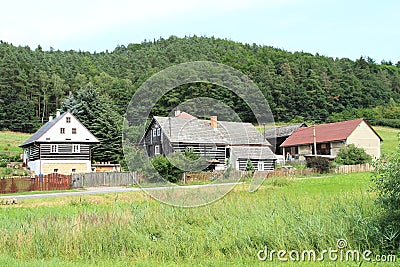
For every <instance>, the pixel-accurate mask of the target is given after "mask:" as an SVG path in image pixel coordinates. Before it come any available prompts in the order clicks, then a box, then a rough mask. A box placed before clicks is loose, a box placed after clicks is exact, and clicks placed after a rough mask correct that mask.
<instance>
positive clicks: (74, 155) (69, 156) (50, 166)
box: [20, 112, 99, 175]
mask: <svg viewBox="0 0 400 267" xmlns="http://www.w3.org/2000/svg"><path fill="white" fill-rule="evenodd" d="M98 143H99V140H97V138H96V137H95V136H94V135H93V134H92V133H90V131H89V130H88V129H87V128H86V127H85V126H84V125H83V124H82V123H81V122H79V120H78V119H77V118H76V117H75V116H74V115H72V114H71V113H70V112H65V113H63V114H60V112H57V116H56V118H54V119H53V117H52V116H50V118H49V121H48V122H47V123H46V124H45V125H43V126H42V127H41V128H40V129H39V130H38V131H37V132H36V133H34V134H33V135H32V136H31V137H29V138H28V139H27V140H26V141H25V142H23V143H22V144H21V145H20V147H22V148H23V149H24V153H23V162H24V165H25V166H26V168H27V169H29V170H31V171H33V172H34V173H35V174H37V175H39V174H49V173H62V174H71V173H86V172H90V171H91V153H90V152H91V145H94V144H98Z"/></svg>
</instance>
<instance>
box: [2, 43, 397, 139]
mask: <svg viewBox="0 0 400 267" xmlns="http://www.w3.org/2000/svg"><path fill="white" fill-rule="evenodd" d="M189 61H213V62H218V63H223V64H226V65H229V66H231V67H233V68H236V69H237V70H239V71H241V72H243V73H244V74H246V75H248V76H249V77H250V78H251V79H252V80H253V81H254V82H255V83H256V84H257V85H258V87H259V88H260V90H261V91H262V93H263V94H264V96H265V97H266V99H267V100H268V102H269V104H270V107H271V111H272V113H273V115H274V118H275V120H276V121H284V122H289V121H313V122H324V121H334V120H340V119H343V116H342V115H341V114H353V115H354V114H364V113H365V114H369V112H368V111H369V110H372V109H373V108H375V107H377V106H380V107H383V109H385V107H388V108H389V109H390V110H391V111H393V112H395V113H396V114H395V115H393V114H390V116H391V117H390V118H388V119H389V120H391V121H390V123H391V125H400V123H396V122H393V121H392V118H393V117H395V119H396V118H399V116H398V115H400V114H399V109H398V108H397V107H398V103H400V94H399V91H400V62H397V63H396V64H394V63H392V62H381V63H377V62H375V61H374V60H373V59H371V58H369V57H360V58H359V59H357V60H355V61H353V60H350V59H348V58H332V57H326V56H321V55H318V54H316V55H313V54H310V53H306V52H294V53H291V52H288V51H285V50H282V49H277V48H273V47H270V46H263V45H256V44H243V43H238V42H234V41H231V40H226V39H218V38H214V37H197V36H192V37H184V38H178V37H175V36H171V37H170V38H168V39H163V38H160V39H158V40H153V41H146V40H145V41H144V42H142V43H140V44H129V45H127V46H124V45H120V46H118V47H116V48H115V49H114V50H113V51H103V52H93V53H90V52H84V51H73V50H70V51H59V50H54V49H51V50H50V51H45V50H43V49H42V47H40V46H38V47H37V48H35V49H31V48H30V47H28V46H14V45H12V44H9V43H6V42H3V41H1V42H0V130H6V129H7V130H12V131H20V132H29V133H31V132H34V131H35V130H37V129H38V128H39V127H40V126H41V125H42V124H43V123H44V122H46V121H47V120H48V116H49V115H50V114H54V113H55V111H56V109H58V108H61V107H63V108H65V107H66V106H67V105H65V104H64V105H63V103H65V101H70V102H71V101H73V99H71V97H77V96H78V94H79V92H80V91H82V90H83V91H84V90H85V89H87V88H90V90H95V91H96V94H97V95H96V97H99V98H101V99H103V100H104V99H107V101H106V102H107V103H106V104H105V105H104V106H106V108H107V109H109V110H112V113H109V114H112V116H109V115H107V116H105V117H104V118H97V119H98V120H99V121H102V120H113V122H110V124H111V125H113V124H114V123H116V122H121V121H122V120H121V118H122V117H123V115H124V113H125V109H126V107H127V105H128V104H129V101H130V99H131V97H132V95H133V94H134V93H135V91H136V89H137V88H139V86H140V85H141V84H142V83H143V82H144V81H146V79H148V78H149V77H151V76H152V75H153V74H155V73H157V72H159V71H161V70H163V69H165V68H167V67H169V66H172V65H175V64H179V63H183V62H189ZM188 92H190V93H188ZM92 93H93V92H92ZM81 96H82V97H83V93H82V92H81ZM194 96H206V97H213V98H216V99H218V100H221V101H223V102H224V103H226V104H227V105H228V106H230V107H231V108H233V109H234V110H235V111H236V112H237V113H238V115H239V116H240V117H241V118H242V119H243V120H246V121H252V120H253V117H252V116H251V115H250V113H251V111H249V109H248V106H247V105H244V104H243V103H241V102H240V99H238V97H237V96H236V95H234V94H232V93H230V92H229V91H227V90H224V89H223V88H218V87H217V86H215V85H210V84H190V85H183V86H181V87H180V88H177V90H174V91H172V92H170V93H169V94H167V95H166V96H164V97H163V98H162V99H161V100H160V101H159V103H158V105H157V106H156V107H155V109H154V110H153V113H154V114H158V115H167V114H168V113H169V112H170V111H171V109H172V108H174V107H175V106H176V105H177V104H179V103H180V102H183V101H184V100H187V99H189V98H191V97H194ZM68 99H69V100H68ZM70 104H71V103H70ZM73 105H75V106H76V105H77V103H74V104H73ZM365 110H366V111H367V112H364V111H365ZM346 112H347V113H346ZM357 112H358V113H357ZM393 112H392V113H393ZM103 113H107V111H106V110H105V111H104V112H100V111H97V114H98V116H103V115H102V114H103ZM332 114H333V115H332ZM382 116H383V115H382ZM382 116H380V117H381V118H379V122H380V123H381V124H385V119H386V118H384V117H382ZM87 117H90V116H87ZM114 117H115V118H114ZM367 119H368V118H367ZM98 129H99V130H98V131H100V128H98ZM94 131H95V132H94V134H96V130H95V129H94ZM115 134H119V132H118V131H117V133H115ZM114 139H115V138H114Z"/></svg>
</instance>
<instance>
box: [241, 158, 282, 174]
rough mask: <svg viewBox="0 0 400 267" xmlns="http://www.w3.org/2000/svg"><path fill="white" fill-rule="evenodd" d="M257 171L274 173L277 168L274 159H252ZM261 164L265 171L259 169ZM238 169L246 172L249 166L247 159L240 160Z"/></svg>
mask: <svg viewBox="0 0 400 267" xmlns="http://www.w3.org/2000/svg"><path fill="white" fill-rule="evenodd" d="M250 161H251V163H252V164H253V166H254V169H255V170H256V171H273V170H274V167H275V160H272V159H250ZM259 162H262V163H263V164H262V165H261V166H263V169H259V166H260V164H259ZM235 166H236V169H237V170H241V171H245V170H246V166H247V159H238V160H237V162H236V164H235Z"/></svg>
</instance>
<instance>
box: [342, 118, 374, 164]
mask: <svg viewBox="0 0 400 267" xmlns="http://www.w3.org/2000/svg"><path fill="white" fill-rule="evenodd" d="M346 144H347V145H348V144H354V145H355V146H357V147H361V148H364V149H365V152H367V153H368V154H369V155H371V156H372V157H374V158H380V156H381V142H380V139H379V137H378V136H377V135H376V134H375V133H374V131H372V129H371V128H370V127H369V126H368V124H366V123H365V122H364V121H363V122H361V123H360V124H359V125H358V126H357V128H356V129H355V130H354V131H353V132H352V133H351V134H350V136H349V137H348V138H347V140H346Z"/></svg>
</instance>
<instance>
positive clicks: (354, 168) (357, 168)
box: [331, 163, 375, 173]
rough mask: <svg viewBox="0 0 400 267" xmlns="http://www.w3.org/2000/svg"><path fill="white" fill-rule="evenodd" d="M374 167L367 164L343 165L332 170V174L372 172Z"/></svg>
mask: <svg viewBox="0 0 400 267" xmlns="http://www.w3.org/2000/svg"><path fill="white" fill-rule="evenodd" d="M374 170H375V167H374V166H373V165H371V164H369V163H365V164H358V165H343V166H338V167H336V168H335V169H333V170H332V171H331V172H333V173H352V172H369V171H374Z"/></svg>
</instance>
